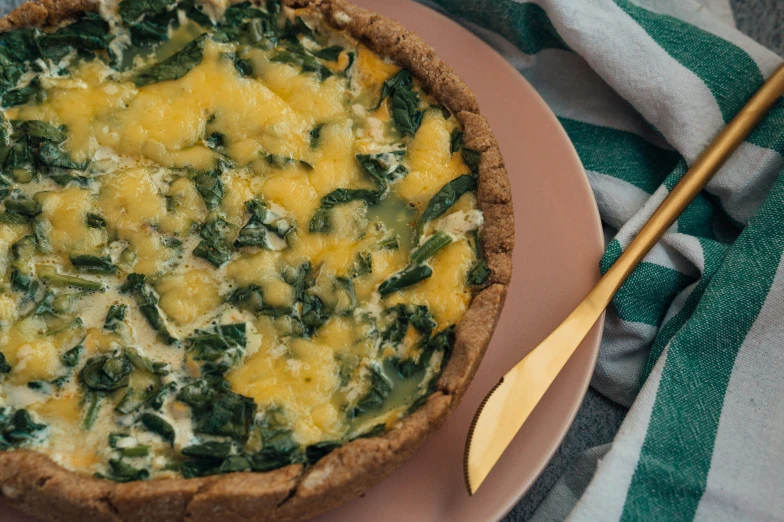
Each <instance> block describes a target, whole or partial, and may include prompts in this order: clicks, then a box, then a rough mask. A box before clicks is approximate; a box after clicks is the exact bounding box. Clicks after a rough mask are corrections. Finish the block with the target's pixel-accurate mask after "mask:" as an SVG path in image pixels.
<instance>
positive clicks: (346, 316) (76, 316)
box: [0, 0, 489, 481]
mask: <svg viewBox="0 0 784 522" xmlns="http://www.w3.org/2000/svg"><path fill="white" fill-rule="evenodd" d="M157 4H166V5H163V6H158V7H155V6H152V7H149V6H148V8H150V9H159V11H157V12H143V11H139V6H140V5H142V4H141V3H138V2H128V1H126V2H123V3H121V4H120V5H119V10H117V11H116V12H114V11H113V10H112V8H110V7H109V6H108V5H105V6H102V16H105V17H107V19H111V20H112V23H111V24H110V23H108V22H107V21H106V19H104V18H102V17H101V16H99V15H96V14H92V13H88V14H85V15H84V16H83V17H82V18H81V19H80V20H78V21H76V22H74V23H73V24H71V25H69V26H64V27H62V28H60V29H58V30H57V31H56V32H55V33H54V34H51V33H41V32H39V31H34V30H22V31H16V32H14V33H6V34H3V35H0V40H2V42H0V44H2V45H0V54H2V53H5V54H4V55H3V58H5V59H6V60H8V61H9V63H10V65H8V66H7V67H6V71H7V74H6V77H5V79H0V95H1V96H2V103H3V109H2V118H3V121H2V128H0V162H2V164H1V165H0V167H2V174H0V450H3V449H13V448H18V447H29V448H32V449H35V450H37V451H40V452H43V453H45V454H47V455H49V456H50V457H51V458H53V459H54V460H55V461H57V462H58V463H60V464H62V465H63V466H66V467H67V468H69V469H72V470H76V471H80V472H85V473H95V474H99V475H100V476H104V477H106V478H109V479H112V480H116V481H131V480H140V479H146V478H157V477H171V476H184V477H194V476H203V475H209V474H215V473H225V472H232V471H246V470H254V471H268V470H271V469H275V468H277V467H281V466H284V465H287V464H291V463H305V464H310V463H313V462H315V461H316V460H318V459H319V458H321V457H322V456H324V455H325V454H327V453H328V452H329V451H331V450H332V449H334V448H335V447H338V446H339V445H341V444H343V443H345V442H347V441H350V440H352V439H354V438H357V437H365V436H373V435H376V434H379V433H382V432H383V431H384V430H385V429H386V428H387V427H389V426H391V425H392V424H393V423H395V422H396V421H397V420H398V419H400V418H401V417H403V416H404V415H406V414H407V413H409V412H411V411H413V410H414V409H415V408H417V407H418V406H419V405H420V404H421V403H422V401H423V400H424V398H426V397H427V395H428V394H429V393H430V392H431V391H432V389H433V386H434V383H435V381H436V380H437V378H438V375H439V373H440V370H441V368H442V366H443V365H444V364H445V362H446V360H447V358H448V357H449V353H450V351H451V348H452V343H453V341H454V325H455V324H456V323H457V322H459V321H460V319H461V317H462V315H463V314H464V312H465V311H466V309H467V308H468V305H469V304H470V301H471V285H475V284H481V283H482V282H483V281H484V280H485V279H486V277H487V276H488V273H489V272H488V269H487V265H486V264H485V263H484V262H483V261H482V260H481V246H480V244H479V234H480V231H481V226H482V214H481V212H480V211H479V210H477V209H476V199H475V196H474V193H475V189H476V169H477V162H478V156H479V155H478V153H477V152H476V151H473V150H471V149H467V148H465V147H463V146H462V144H461V136H462V133H461V131H460V126H459V122H458V121H457V119H456V118H455V117H454V116H453V115H450V114H449V113H448V112H447V111H446V110H445V109H443V108H441V107H439V106H437V105H435V103H434V100H433V99H432V98H431V97H430V96H429V95H428V94H427V93H425V92H424V91H423V90H422V89H421V87H420V86H419V84H418V82H417V81H416V80H414V79H413V78H412V77H411V75H410V73H409V72H408V71H406V70H403V69H401V68H400V67H398V66H397V65H395V64H393V63H390V62H388V61H386V60H383V59H382V58H380V57H378V56H377V55H375V54H374V53H373V52H372V51H370V50H369V49H368V48H367V47H365V46H363V45H361V44H359V43H358V42H356V41H354V40H353V39H352V38H351V37H349V36H348V35H347V34H344V33H342V32H337V31H336V30H334V29H330V28H328V27H326V26H325V25H323V24H322V23H320V22H319V21H318V20H315V19H313V18H306V19H305V20H307V21H305V20H303V18H301V17H300V14H301V13H299V12H298V11H296V10H288V9H281V8H280V6H279V5H278V4H277V3H276V2H274V1H268V2H266V4H265V6H264V7H256V6H253V5H251V4H239V5H234V6H230V7H226V6H225V5H223V4H221V5H220V6H218V7H220V8H217V7H216V6H215V5H212V4H211V5H212V7H211V9H210V10H209V11H202V9H201V7H200V6H199V5H198V4H194V3H193V2H187V1H182V2H179V3H177V2H175V1H174V0H172V1H169V2H162V3H156V4H155V5H157ZM64 35H65V36H67V38H64V37H63V36H64ZM8 71H10V72H8ZM478 253H479V254H478Z"/></svg>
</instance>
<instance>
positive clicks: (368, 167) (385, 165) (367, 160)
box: [356, 150, 408, 189]
mask: <svg viewBox="0 0 784 522" xmlns="http://www.w3.org/2000/svg"><path fill="white" fill-rule="evenodd" d="M405 153H406V151H404V150H396V151H392V152H383V153H381V154H357V155H356V158H357V161H358V162H359V165H360V166H361V167H362V170H364V171H365V173H366V174H368V175H369V176H370V177H371V179H373V181H375V182H376V184H377V185H378V186H379V188H380V189H384V188H386V186H387V183H388V182H390V181H395V180H398V179H400V178H402V177H403V176H405V175H406V174H408V169H407V168H406V167H404V166H403V165H402V164H401V163H400V160H401V159H402V158H403V156H404V155H405Z"/></svg>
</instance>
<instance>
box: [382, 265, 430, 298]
mask: <svg viewBox="0 0 784 522" xmlns="http://www.w3.org/2000/svg"><path fill="white" fill-rule="evenodd" d="M432 275H433V269H432V268H430V267H429V266H427V265H416V266H409V267H406V268H405V269H404V270H402V271H401V272H398V273H396V274H394V275H392V276H390V277H389V278H388V279H386V280H385V281H384V282H383V283H381V284H380V285H378V293H379V294H381V296H382V297H383V296H386V295H389V294H391V293H393V292H397V291H399V290H402V289H403V288H406V287H409V286H411V285H415V284H416V283H419V282H420V281H424V280H425V279H427V278H428V277H430V276H432Z"/></svg>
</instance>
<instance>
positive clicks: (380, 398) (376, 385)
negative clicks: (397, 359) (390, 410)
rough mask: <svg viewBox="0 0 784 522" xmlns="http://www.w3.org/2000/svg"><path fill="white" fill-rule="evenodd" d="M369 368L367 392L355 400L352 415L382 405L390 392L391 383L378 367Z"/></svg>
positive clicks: (369, 410)
mask: <svg viewBox="0 0 784 522" xmlns="http://www.w3.org/2000/svg"><path fill="white" fill-rule="evenodd" d="M369 369H370V389H369V390H368V392H367V394H365V396H363V397H362V398H361V399H359V401H358V402H357V405H356V406H355V407H354V409H353V410H352V415H353V416H354V417H358V416H360V415H362V414H365V413H369V412H371V411H377V410H379V409H381V408H382V407H383V406H384V403H385V402H386V400H387V398H388V397H389V394H390V393H392V383H391V382H390V380H389V378H387V376H386V375H384V373H383V371H382V370H381V369H380V368H377V367H375V366H371V367H369Z"/></svg>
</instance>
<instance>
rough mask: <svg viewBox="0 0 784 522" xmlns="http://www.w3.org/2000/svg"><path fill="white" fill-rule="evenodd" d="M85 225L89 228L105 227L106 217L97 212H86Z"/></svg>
mask: <svg viewBox="0 0 784 522" xmlns="http://www.w3.org/2000/svg"><path fill="white" fill-rule="evenodd" d="M87 226H88V227H90V228H106V219H105V218H104V217H103V216H99V215H98V214H92V213H90V214H87Z"/></svg>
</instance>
